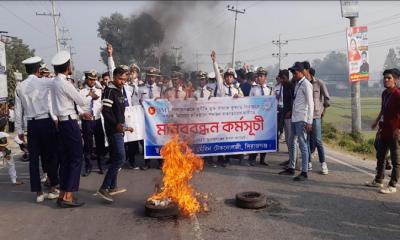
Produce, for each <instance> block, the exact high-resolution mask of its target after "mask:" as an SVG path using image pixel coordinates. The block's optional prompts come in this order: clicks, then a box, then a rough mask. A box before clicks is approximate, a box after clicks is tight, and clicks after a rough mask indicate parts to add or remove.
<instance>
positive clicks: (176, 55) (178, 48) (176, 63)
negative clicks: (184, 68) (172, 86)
mask: <svg viewBox="0 0 400 240" xmlns="http://www.w3.org/2000/svg"><path fill="white" fill-rule="evenodd" d="M172 49H173V50H175V66H178V51H179V50H180V49H182V47H172Z"/></svg>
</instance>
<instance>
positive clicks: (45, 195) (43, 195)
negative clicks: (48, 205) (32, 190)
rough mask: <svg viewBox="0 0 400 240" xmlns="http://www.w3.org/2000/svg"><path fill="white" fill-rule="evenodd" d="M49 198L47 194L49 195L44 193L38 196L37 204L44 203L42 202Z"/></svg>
mask: <svg viewBox="0 0 400 240" xmlns="http://www.w3.org/2000/svg"><path fill="white" fill-rule="evenodd" d="M47 197H48V194H47V193H42V194H41V195H39V196H36V202H37V203H42V202H44V200H45V199H46V198H47Z"/></svg>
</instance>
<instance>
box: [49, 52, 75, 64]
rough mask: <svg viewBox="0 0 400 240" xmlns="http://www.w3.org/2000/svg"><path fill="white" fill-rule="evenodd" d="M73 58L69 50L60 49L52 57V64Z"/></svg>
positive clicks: (62, 62)
mask: <svg viewBox="0 0 400 240" xmlns="http://www.w3.org/2000/svg"><path fill="white" fill-rule="evenodd" d="M70 59H71V55H70V54H69V52H68V51H60V52H58V53H57V54H56V55H54V57H53V58H52V59H51V65H53V66H59V65H63V64H64V63H66V62H68V61H69V60H70Z"/></svg>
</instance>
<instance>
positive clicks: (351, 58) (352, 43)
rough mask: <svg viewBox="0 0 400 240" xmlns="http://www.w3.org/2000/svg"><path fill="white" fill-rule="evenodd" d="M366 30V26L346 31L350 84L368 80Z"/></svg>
mask: <svg viewBox="0 0 400 240" xmlns="http://www.w3.org/2000/svg"><path fill="white" fill-rule="evenodd" d="M367 30H368V28H367V26H361V27H351V28H348V29H347V34H346V36H347V62H348V66H349V81H350V82H357V81H363V80H368V79H369V61H368V58H369V56H368V35H367Z"/></svg>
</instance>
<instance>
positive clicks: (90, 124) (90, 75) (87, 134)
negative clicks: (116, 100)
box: [78, 70, 105, 177]
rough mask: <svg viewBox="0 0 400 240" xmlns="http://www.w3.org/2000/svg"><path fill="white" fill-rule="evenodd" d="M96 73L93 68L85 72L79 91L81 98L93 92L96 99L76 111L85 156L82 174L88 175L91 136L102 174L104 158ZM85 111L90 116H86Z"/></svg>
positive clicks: (91, 146)
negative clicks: (82, 84) (79, 120)
mask: <svg viewBox="0 0 400 240" xmlns="http://www.w3.org/2000/svg"><path fill="white" fill-rule="evenodd" d="M96 80H97V73H96V71H94V70H91V71H88V72H85V86H84V88H83V89H81V90H80V91H79V93H80V94H81V96H82V97H83V98H85V99H86V98H89V97H88V94H89V93H90V92H94V93H95V94H96V95H97V96H99V98H98V99H96V100H94V99H91V100H90V102H89V104H86V105H85V106H83V107H80V106H78V112H79V115H80V117H81V120H82V137H83V156H84V158H85V171H84V173H83V175H82V176H84V177H86V176H89V175H90V173H91V171H92V163H91V160H92V154H93V138H94V141H95V144H96V158H97V166H98V168H99V173H100V174H103V168H102V166H101V162H102V160H103V158H104V152H105V141H104V131H103V125H102V123H101V89H98V88H96V87H95V85H96ZM85 112H89V113H90V114H91V115H92V117H91V118H88V117H87V116H86V114H84V113H85Z"/></svg>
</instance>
